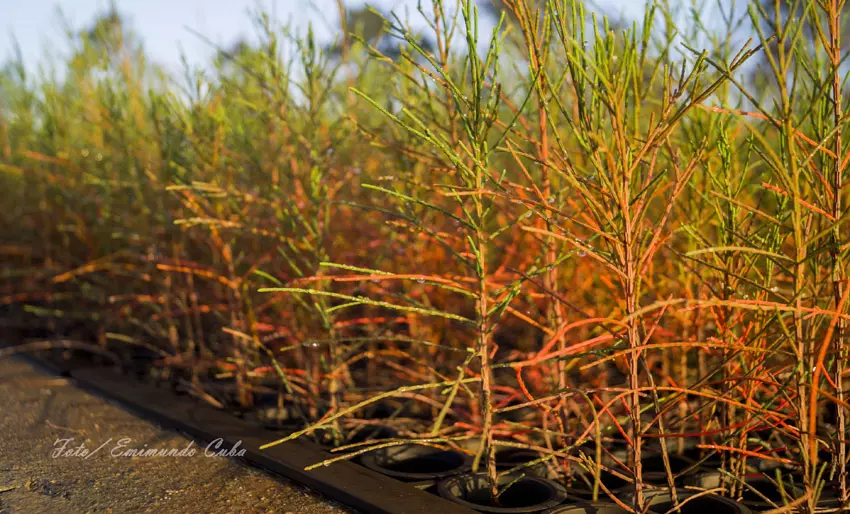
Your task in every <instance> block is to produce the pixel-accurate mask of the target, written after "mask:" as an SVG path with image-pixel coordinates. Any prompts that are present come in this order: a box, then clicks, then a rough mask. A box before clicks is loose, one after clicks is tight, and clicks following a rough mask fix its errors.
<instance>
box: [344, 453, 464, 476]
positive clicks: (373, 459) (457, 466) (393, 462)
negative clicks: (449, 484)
mask: <svg viewBox="0 0 850 514" xmlns="http://www.w3.org/2000/svg"><path fill="white" fill-rule="evenodd" d="M469 460H470V459H469V457H467V456H466V455H464V454H463V453H460V452H457V451H454V450H440V449H438V448H433V447H431V446H423V445H419V444H404V445H400V446H391V447H388V448H382V449H380V450H375V451H373V452H370V453H367V454H365V455H364V456H363V457H362V458H361V463H362V464H363V465H364V466H366V467H368V468H371V469H373V470H375V471H378V472H380V473H383V474H385V475H389V476H391V477H395V478H398V479H401V480H407V481H415V480H427V479H437V478H444V477H447V476H451V475H455V474H458V473H463V472H464V471H466V470H468V469H469Z"/></svg>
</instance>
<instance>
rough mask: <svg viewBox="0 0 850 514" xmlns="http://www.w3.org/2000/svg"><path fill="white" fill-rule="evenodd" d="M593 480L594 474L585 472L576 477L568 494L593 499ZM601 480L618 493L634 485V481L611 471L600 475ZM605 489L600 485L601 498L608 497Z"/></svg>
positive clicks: (602, 483)
mask: <svg viewBox="0 0 850 514" xmlns="http://www.w3.org/2000/svg"><path fill="white" fill-rule="evenodd" d="M593 481H594V477H593V475H587V474H584V475H582V476H581V477H575V478H574V480H573V483H572V484H571V485H570V486H569V487H568V488H567V491H568V493H567V494H569V495H570V496H572V497H574V498H580V499H582V500H592V499H593ZM599 481H600V483H601V485H604V486H605V489H608V490H609V491H611V493H616V492H617V491H623V490H626V489H628V488H631V487H633V484H632V482H629V481H628V480H626V479H624V478H620V477H618V476H616V475H613V474H611V473H601V474H600V475H599ZM605 489H603V488H602V487H599V495H598V498H599V499H604V498H605V497H606V494H605Z"/></svg>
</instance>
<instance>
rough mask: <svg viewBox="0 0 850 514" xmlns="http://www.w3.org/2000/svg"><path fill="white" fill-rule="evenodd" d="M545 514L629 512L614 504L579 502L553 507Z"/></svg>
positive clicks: (624, 513) (627, 513)
mask: <svg viewBox="0 0 850 514" xmlns="http://www.w3.org/2000/svg"><path fill="white" fill-rule="evenodd" d="M546 514H631V511H628V510H626V509H624V508H622V507H620V506H619V505H617V504H616V503H608V502H579V503H576V504H573V505H562V506H560V507H555V508H554V509H552V510H547V511H546Z"/></svg>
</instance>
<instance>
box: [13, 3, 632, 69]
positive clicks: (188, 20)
mask: <svg viewBox="0 0 850 514" xmlns="http://www.w3.org/2000/svg"><path fill="white" fill-rule="evenodd" d="M116 3H117V5H118V8H119V10H120V11H121V12H122V13H124V14H125V15H127V16H128V17H129V19H130V22H131V24H132V27H133V28H134V29H135V30H136V32H137V33H138V34H139V35H140V36H141V37H142V40H143V41H144V46H145V49H146V51H147V53H148V55H149V56H150V57H151V58H153V59H154V60H155V61H156V62H158V63H160V64H164V65H165V66H167V67H168V68H171V69H176V68H177V67H178V66H179V63H180V52H181V50H182V52H184V53H185V54H186V56H187V58H188V60H189V62H191V63H193V64H204V63H206V62H207V60H208V58H209V56H210V55H211V54H212V51H211V49H210V47H209V45H208V44H207V43H205V42H203V41H201V40H200V39H199V38H198V37H197V36H195V35H194V34H192V33H191V32H189V31H188V30H186V27H191V28H192V29H194V30H196V31H197V32H200V33H201V34H203V35H204V36H206V37H208V38H209V39H211V40H212V41H214V42H216V43H219V44H222V45H224V46H227V45H228V44H229V43H232V42H233V41H235V40H237V39H238V38H240V37H244V36H247V37H250V36H251V35H252V34H253V32H254V31H253V27H252V25H251V21H250V18H249V16H248V15H247V13H248V11H249V10H251V9H253V8H255V7H257V6H258V5H259V6H262V7H263V8H265V9H266V10H267V11H268V12H273V13H274V14H275V15H276V17H277V18H278V19H279V20H290V19H291V20H292V21H293V23H294V24H296V25H298V26H306V24H307V23H308V22H309V21H312V22H313V23H314V26H315V28H316V30H317V31H319V32H320V33H324V34H325V35H328V34H329V32H328V31H327V29H325V30H323V27H327V26H337V25H336V24H337V23H338V22H337V19H338V16H337V8H336V2H335V0H313V1H312V2H307V1H304V0H117V1H116ZM347 3H348V4H352V5H356V4H362V3H364V2H362V1H360V2H358V1H353V0H349V1H348V2H347ZM369 3H370V4H372V5H376V6H380V7H383V8H395V9H398V10H399V12H402V13H403V12H404V9H405V8H406V9H408V10H409V12H411V13H415V10H416V0H374V1H371V2H369ZM598 3H599V5H603V6H605V7H606V8H612V9H613V11H614V12H620V13H624V14H628V15H634V14H639V13H640V11H641V10H642V9H641V6H642V4H643V2H642V1H640V0H600V1H599V2H598ZM311 4H312V6H311ZM109 5H110V2H109V0H0V62H3V61H5V60H6V58H8V57H9V56H10V55H12V48H13V45H12V35H13V34H14V37H15V38H16V39H17V41H18V43H19V45H20V47H21V51H22V54H23V56H24V59H25V61H26V63H27V66H28V67H30V68H34V67H35V66H36V64H37V63H39V62H41V61H42V59H43V56H44V55H46V54H47V53H54V54H55V51H56V50H62V49H64V48H66V45H65V41H66V39H65V36H64V32H63V26H62V22H61V21H60V20H61V17H60V16H59V12H60V10H61V12H62V13H63V14H64V17H65V18H66V19H67V20H68V22H69V23H70V25H71V27H73V28H76V29H79V28H81V27H84V26H86V25H88V24H89V23H90V22H91V20H92V19H93V18H94V16H95V15H96V14H97V13H99V12H104V11H106V10H107V9H108V7H109Z"/></svg>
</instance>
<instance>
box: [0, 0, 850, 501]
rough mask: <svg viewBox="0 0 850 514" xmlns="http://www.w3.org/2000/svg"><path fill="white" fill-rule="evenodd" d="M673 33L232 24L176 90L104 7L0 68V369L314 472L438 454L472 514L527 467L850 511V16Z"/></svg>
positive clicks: (517, 1) (760, 8)
mask: <svg viewBox="0 0 850 514" xmlns="http://www.w3.org/2000/svg"><path fill="white" fill-rule="evenodd" d="M674 4H675V3H674V2H666V1H654V2H649V3H648V4H647V5H646V6H645V11H644V13H643V16H642V17H641V18H640V19H638V20H635V21H629V20H625V19H622V18H620V19H617V20H616V21H612V20H611V19H609V18H608V17H606V16H604V13H602V12H599V11H595V10H593V9H592V8H591V7H592V6H591V5H590V4H589V3H587V4H586V3H584V2H582V1H580V0H540V1H537V0H534V1H532V0H499V1H498V2H491V3H487V4H486V5H485V4H484V3H483V2H481V3H480V5H479V4H476V3H475V2H474V1H473V0H459V1H451V2H450V1H448V0H430V1H428V2H421V3H420V4H419V5H418V11H417V12H416V13H415V14H414V16H413V18H415V19H418V20H419V21H420V22H419V23H414V22H413V21H411V19H407V18H402V17H401V16H400V14H398V13H392V12H386V13H382V12H379V11H376V10H372V9H370V8H357V9H355V8H347V7H346V6H345V5H344V4H343V3H342V2H339V3H338V7H339V20H340V21H339V24H340V29H339V33H338V34H337V35H335V37H334V39H333V40H332V41H322V40H320V39H319V38H318V37H317V36H316V33H315V32H314V31H313V30H312V28H311V27H309V26H307V27H301V28H300V30H299V29H296V28H295V27H293V26H288V25H284V26H281V25H279V24H278V22H276V21H275V20H273V19H272V18H271V17H269V16H268V15H266V14H264V13H262V12H257V13H254V14H253V21H254V22H255V24H256V27H257V29H258V30H257V33H258V34H259V36H260V37H259V38H258V41H257V42H255V43H249V42H247V41H239V42H236V43H235V44H233V45H231V46H229V47H226V48H217V47H214V46H213V48H214V50H215V58H214V59H213V60H212V62H211V63H210V64H209V66H206V67H203V68H193V67H192V66H190V65H188V64H186V65H185V67H184V70H183V71H184V73H183V74H182V76H172V75H171V74H168V73H166V72H165V71H164V70H162V69H161V68H159V67H158V66H156V65H155V64H153V63H152V62H150V61H149V60H148V58H147V57H146V55H145V53H144V47H143V41H140V40H139V38H138V37H137V36H136V35H134V34H133V32H132V30H131V29H130V27H129V26H128V25H127V24H126V22H125V20H124V19H123V18H122V16H121V14H120V13H119V12H117V11H116V10H115V9H113V10H111V11H110V12H108V13H106V14H105V15H103V16H101V17H100V18H98V19H97V20H95V21H94V23H93V24H92V25H91V26H90V27H88V28H86V29H84V30H81V31H73V30H70V31H69V36H70V38H69V48H70V52H69V54H68V56H67V58H55V59H53V60H50V61H48V62H46V63H44V64H43V65H42V67H41V68H39V69H38V72H37V73H35V74H32V73H31V72H30V71H29V70H30V69H31V67H28V66H25V65H24V63H23V62H22V59H21V58H20V57H17V58H15V59H12V60H10V61H9V62H8V63H5V64H4V65H3V66H2V67H0V190H2V191H4V193H5V194H6V198H7V203H6V208H5V209H3V211H2V213H0V223H2V225H0V226H2V230H0V234H1V235H0V255H2V262H3V266H2V270H0V272H1V273H2V274H0V288H2V289H0V305H2V310H1V311H0V313H1V314H0V317H2V321H3V322H4V323H6V324H9V325H14V326H17V327H19V328H20V329H21V334H23V335H24V336H25V339H27V340H26V341H24V342H23V343H22V344H21V345H20V346H19V347H16V348H13V349H9V350H6V351H5V352H0V354H2V355H8V354H12V353H15V352H19V351H36V350H38V351H42V350H44V349H45V348H51V347H55V348H58V349H61V350H63V351H65V352H68V351H87V352H91V353H93V354H95V355H99V356H100V357H93V358H97V359H101V358H102V357H104V356H105V357H108V358H109V359H112V360H115V359H122V360H123V361H124V362H127V363H135V365H136V368H137V369H138V370H139V371H140V372H141V373H142V376H143V377H144V378H145V379H146V380H152V381H157V380H168V381H171V382H173V383H175V384H176V385H177V386H178V387H180V388H183V389H185V390H186V391H188V392H189V393H190V394H192V395H194V396H196V397H197V398H198V399H199V400H200V401H205V402H207V403H209V404H212V405H215V406H216V407H219V408H222V409H228V410H234V411H238V412H240V413H242V415H244V416H246V417H250V418H253V419H255V420H256V421H258V422H262V423H265V424H266V425H268V426H270V427H271V428H275V429H279V430H281V434H280V435H279V436H270V437H269V443H268V444H267V445H265V446H264V448H265V447H269V446H272V445H275V444H279V443H281V442H283V441H288V440H292V439H295V438H299V437H309V438H312V439H313V440H315V441H318V442H320V443H322V444H327V445H329V446H332V447H334V450H333V452H334V455H332V456H331V457H329V458H328V459H327V460H325V461H323V462H318V463H315V464H314V466H313V467H315V466H321V465H330V464H333V463H335V462H338V461H340V460H345V459H351V458H354V457H357V456H360V455H362V454H364V453H367V452H384V451H388V450H391V449H392V448H393V447H396V446H401V445H407V444H411V443H416V444H421V445H426V446H433V447H437V448H441V449H452V450H455V451H459V452H465V453H467V454H468V455H469V456H470V457H471V462H472V471H473V472H477V473H482V474H483V475H484V476H486V477H487V480H488V483H489V496H486V495H485V496H486V498H485V500H486V501H489V502H490V503H491V504H493V505H498V504H499V502H500V501H502V499H504V498H505V497H506V496H505V495H504V492H505V490H507V489H508V488H511V487H515V486H516V487H518V485H517V484H519V483H520V482H519V481H518V480H517V476H520V475H511V476H510V477H507V478H509V480H507V481H505V480H506V479H505V478H504V475H506V474H510V473H513V472H518V473H520V474H521V473H524V472H527V469H526V468H529V467H530V466H533V469H534V470H535V472H541V471H540V470H545V473H546V474H547V475H548V476H549V477H550V478H552V479H554V480H558V481H561V482H563V483H564V484H565V485H566V486H567V487H568V489H570V490H573V491H577V490H582V491H585V493H583V494H587V496H590V497H592V498H594V499H607V500H610V501H612V502H614V503H617V504H619V505H620V506H621V507H624V508H626V509H629V510H631V511H634V512H645V511H646V507H647V502H648V499H649V498H650V495H651V494H654V493H652V491H651V490H653V489H659V488H662V489H670V490H672V491H673V493H674V498H678V496H676V493H677V492H681V491H682V489H683V487H684V486H685V482H684V481H683V480H684V478H685V475H686V474H688V473H691V472H693V471H695V470H699V469H702V468H703V467H704V466H710V467H713V468H714V469H717V468H719V475H718V481H717V484H719V487H712V488H710V492H711V493H712V494H722V495H726V496H729V497H731V498H735V499H738V500H741V501H752V499H753V498H755V497H758V498H759V499H760V500H761V504H762V505H760V507H759V508H764V507H767V508H768V509H770V508H773V509H780V510H779V511H780V512H805V513H814V512H830V511H832V512H840V511H842V509H846V508H847V505H848V500H850V492H848V477H847V472H846V468H847V464H848V450H847V429H848V427H847V413H848V409H850V404H848V401H847V392H846V390H845V388H846V387H847V384H848V380H847V378H846V375H847V373H848V371H847V363H846V361H847V358H848V330H850V328H848V320H850V317H848V316H850V314H848V305H847V304H848V296H850V292H848V291H850V289H848V287H847V273H848V269H847V262H848V255H847V254H848V251H850V236H848V234H849V233H850V231H848V227H847V220H848V217H850V215H848V209H847V204H848V201H847V199H846V197H847V195H848V187H847V183H848V181H847V179H846V177H847V168H848V162H850V151H848V144H847V139H848V137H850V132H848V129H847V124H848V115H847V113H846V112H845V108H844V105H845V103H846V96H847V71H848V65H847V63H846V57H847V43H846V42H845V41H844V40H846V37H845V33H846V28H847V26H848V8H847V5H846V2H845V1H843V0H768V1H753V2H751V3H749V4H745V3H743V2H724V1H717V2H715V3H712V2H705V3H698V2H688V3H687V5H685V3H682V5H674ZM479 11H480V12H479ZM413 18H412V19H413ZM485 27H486V28H485ZM197 36H198V37H200V38H203V37H204V36H203V35H201V34H197ZM35 336H38V337H35ZM42 336H45V337H42ZM516 449H524V450H531V451H532V452H534V455H536V457H535V458H534V459H532V460H531V461H530V462H528V463H526V464H522V465H519V466H512V469H511V470H510V471H507V468H505V466H504V465H503V464H502V463H501V458H502V455H504V454H503V453H502V452H503V451H505V450H516ZM682 459H684V460H685V461H686V462H688V463H689V465H688V469H687V470H682V469H680V466H679V464H677V462H680V461H681V460H682ZM658 462H660V463H661V464H660V465H659V464H658ZM311 469H312V468H311ZM757 475H761V480H764V481H768V483H770V482H772V485H773V486H775V489H776V490H777V491H781V494H780V496H781V499H780V498H777V497H774V496H771V497H770V498H768V497H764V495H761V494H759V493H757V492H756V491H754V490H753V487H754V482H753V480H755V479H754V477H755V476H757ZM618 481H619V482H621V483H625V484H626V485H625V486H624V488H621V489H618V488H616V487H614V485H613V484H615V483H617V482H618ZM499 483H502V484H508V485H507V486H499V485H498V484H499ZM717 484H713V485H717ZM703 485H705V484H703ZM705 489H709V488H705ZM587 491H589V493H587ZM624 491H627V492H629V493H631V494H629V495H625V494H623V492H624ZM487 498H489V500H488V499H487ZM678 501H679V500H678V499H676V500H675V501H674V504H675V505H674V508H678V506H679V503H678Z"/></svg>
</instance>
